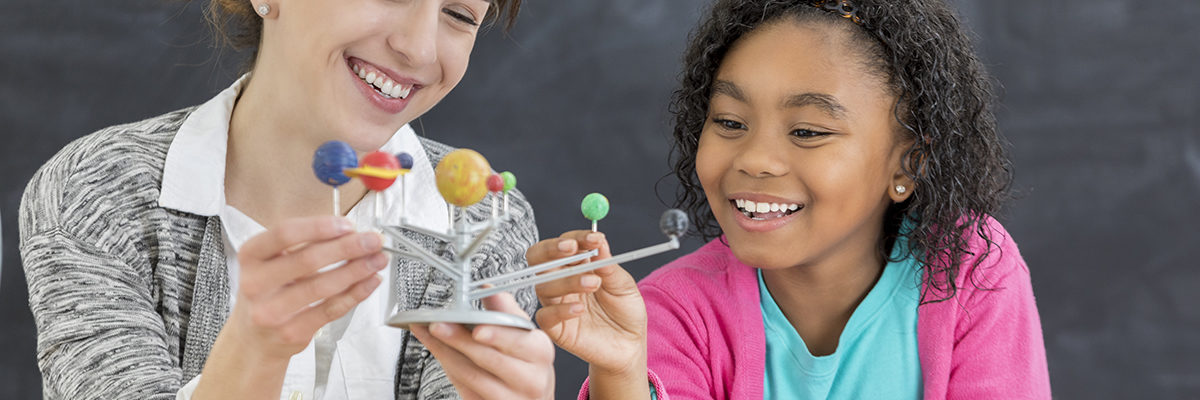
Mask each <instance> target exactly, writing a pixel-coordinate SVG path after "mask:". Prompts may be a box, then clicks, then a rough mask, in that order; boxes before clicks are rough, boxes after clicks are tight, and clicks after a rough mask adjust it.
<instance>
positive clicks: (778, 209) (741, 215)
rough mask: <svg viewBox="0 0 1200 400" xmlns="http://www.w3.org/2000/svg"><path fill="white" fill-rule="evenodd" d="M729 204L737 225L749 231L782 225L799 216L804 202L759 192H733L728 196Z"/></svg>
mask: <svg viewBox="0 0 1200 400" xmlns="http://www.w3.org/2000/svg"><path fill="white" fill-rule="evenodd" d="M729 204H730V206H732V207H734V208H735V209H736V210H737V212H736V213H734V217H735V220H736V221H737V224H738V226H740V227H741V228H742V229H744V230H746V231H749V232H768V231H771V230H775V229H777V228H779V227H782V226H784V225H786V224H788V223H789V222H791V221H792V220H793V219H795V218H798V217H799V215H798V214H799V213H800V212H801V211H803V210H804V203H803V202H801V201H797V200H787V199H784V198H781V197H777V196H771V195H766V194H760V193H735V194H733V195H731V196H730V200H729Z"/></svg>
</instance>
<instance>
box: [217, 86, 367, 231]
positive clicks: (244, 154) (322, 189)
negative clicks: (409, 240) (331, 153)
mask: <svg viewBox="0 0 1200 400" xmlns="http://www.w3.org/2000/svg"><path fill="white" fill-rule="evenodd" d="M268 79H269V78H268ZM245 85H246V86H245V87H244V88H243V89H242V92H241V95H240V96H239V98H238V100H237V103H236V104H235V106H234V108H233V115H232V117H231V121H230V124H229V142H228V148H227V150H226V154H225V201H226V203H227V204H229V205H231V206H233V207H235V208H237V209H238V210H239V211H241V212H242V213H244V214H246V215H247V216H249V217H251V218H253V219H254V220H255V221H257V222H258V223H260V224H262V225H263V226H264V227H267V228H271V227H273V226H275V225H276V224H277V223H278V222H280V221H282V220H284V219H287V218H292V217H301V216H311V215H322V214H330V213H332V208H333V194H332V190H331V188H330V187H329V186H327V185H325V184H323V183H321V182H320V181H319V180H317V179H316V177H314V176H313V172H312V156H313V152H314V151H316V149H317V147H318V146H320V145H321V143H322V142H323V141H324V140H326V139H323V136H322V134H321V133H320V132H313V131H312V129H313V128H312V126H313V125H312V124H306V123H304V120H303V119H302V118H301V117H300V115H301V114H297V113H292V112H289V111H288V108H287V106H286V101H280V99H272V98H270V97H269V94H270V93H271V91H270V88H269V86H270V82H269V81H258V80H256V79H254V78H252V79H250V80H249V81H247V82H246V84H245ZM325 136H328V135H325ZM338 190H339V192H340V197H341V204H340V206H341V208H342V210H341V211H342V213H343V214H344V213H345V212H346V211H348V210H350V208H352V207H353V206H354V204H356V203H357V202H358V201H359V200H361V199H362V197H363V196H365V195H366V192H367V190H366V188H365V187H364V186H363V185H362V183H361V182H358V181H357V180H351V181H350V182H349V183H347V184H345V185H342V186H340V187H339V188H338Z"/></svg>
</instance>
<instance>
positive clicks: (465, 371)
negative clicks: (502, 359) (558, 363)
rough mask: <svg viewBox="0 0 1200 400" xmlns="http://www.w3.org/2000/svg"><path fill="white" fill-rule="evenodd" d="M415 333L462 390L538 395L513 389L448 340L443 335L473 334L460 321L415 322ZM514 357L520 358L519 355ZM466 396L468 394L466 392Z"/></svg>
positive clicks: (507, 395)
mask: <svg viewBox="0 0 1200 400" xmlns="http://www.w3.org/2000/svg"><path fill="white" fill-rule="evenodd" d="M435 332H436V333H435ZM412 333H413V335H414V336H416V337H417V340H420V341H421V343H422V344H424V345H425V347H426V348H428V349H429V352H430V353H432V354H433V356H434V357H435V358H437V359H438V362H440V363H441V364H442V369H443V370H445V371H446V377H447V378H449V379H450V381H451V382H452V383H454V387H455V388H456V389H458V391H459V392H460V394H463V393H464V392H470V393H473V394H476V395H480V394H485V395H482V396H481V398H489V399H516V398H532V397H534V396H536V394H533V393H530V395H518V393H517V392H516V391H514V390H510V388H509V386H508V385H507V384H506V383H505V382H504V380H502V379H501V378H499V377H497V376H496V375H495V374H493V373H492V372H490V371H488V370H487V369H485V368H484V367H483V366H480V365H477V364H476V362H475V361H473V360H471V358H470V357H468V356H467V355H466V354H463V353H462V352H460V351H459V350H458V349H456V348H455V347H454V346H453V345H452V344H450V343H448V342H447V340H444V339H442V338H450V339H449V340H456V339H455V338H456V337H457V338H461V337H467V338H469V337H470V336H469V335H468V334H467V332H466V330H465V329H463V328H462V327H460V326H458V325H456V324H445V323H435V324H433V325H430V326H428V327H425V326H413V327H412ZM458 340H461V339H458ZM510 360H512V361H517V360H515V359H510ZM506 368H510V369H514V370H520V369H521V366H519V365H508V366H506ZM526 368H527V367H526ZM464 397H467V396H466V395H464Z"/></svg>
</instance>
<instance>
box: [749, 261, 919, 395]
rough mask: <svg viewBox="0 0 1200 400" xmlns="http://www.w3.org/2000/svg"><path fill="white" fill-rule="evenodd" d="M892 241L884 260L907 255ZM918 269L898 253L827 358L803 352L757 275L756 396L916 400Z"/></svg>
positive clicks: (848, 323)
mask: <svg viewBox="0 0 1200 400" xmlns="http://www.w3.org/2000/svg"><path fill="white" fill-rule="evenodd" d="M906 250H907V242H906V241H905V240H904V238H901V239H898V240H896V245H895V246H894V247H893V249H892V259H896V258H897V256H898V255H900V254H906V253H907V251H906ZM920 277H921V272H920V266H919V264H918V263H917V262H916V260H914V259H912V258H911V257H910V258H905V259H903V260H900V261H898V262H889V263H888V264H887V265H886V266H884V268H883V274H882V276H880V278H879V282H877V283H876V284H875V287H873V288H871V291H870V292H868V293H867V296H866V298H864V299H863V301H862V303H860V304H859V305H858V308H856V309H855V310H854V313H853V314H851V315H850V321H849V322H847V323H846V328H845V329H844V330H842V335H841V337H840V338H839V340H838V346H837V350H835V351H834V353H833V354H830V355H827V356H821V357H816V356H813V355H812V353H809V351H808V347H807V346H806V345H805V344H804V339H802V338H800V334H798V333H796V329H795V328H793V327H792V324H791V323H790V322H788V320H787V318H786V317H784V315H783V311H781V310H780V309H779V306H778V305H777V304H775V299H773V298H772V297H771V293H770V292H768V291H767V285H766V284H765V283H763V279H762V270H759V272H758V291H759V294H760V299H761V300H760V302H761V306H762V315H763V327H764V328H765V329H764V330H765V333H766V343H767V353H766V371H764V372H765V373H764V374H763V376H764V378H763V397H764V398H766V399H772V400H781V399H787V400H793V399H919V398H920V397H921V390H922V389H921V360H920V358H919V357H918V355H917V305H918V304H919V303H920V288H921V282H920Z"/></svg>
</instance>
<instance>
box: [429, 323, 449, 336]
mask: <svg viewBox="0 0 1200 400" xmlns="http://www.w3.org/2000/svg"><path fill="white" fill-rule="evenodd" d="M429 332H430V333H432V334H433V336H437V337H442V338H444V337H450V325H446V324H444V323H441V322H434V323H432V324H429Z"/></svg>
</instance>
